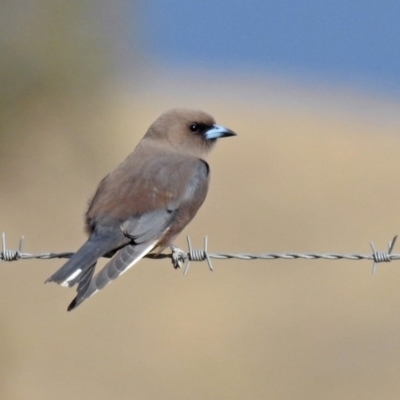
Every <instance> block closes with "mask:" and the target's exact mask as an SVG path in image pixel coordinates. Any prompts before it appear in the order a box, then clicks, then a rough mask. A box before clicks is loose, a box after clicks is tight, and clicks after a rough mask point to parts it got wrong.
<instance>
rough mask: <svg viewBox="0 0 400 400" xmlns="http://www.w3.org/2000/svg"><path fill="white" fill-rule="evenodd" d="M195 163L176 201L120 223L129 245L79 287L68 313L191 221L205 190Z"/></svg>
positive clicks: (201, 167) (203, 168)
mask: <svg viewBox="0 0 400 400" xmlns="http://www.w3.org/2000/svg"><path fill="white" fill-rule="evenodd" d="M197 161H198V162H196V164H194V165H193V166H192V165H188V166H187V168H188V167H189V168H192V173H191V176H190V179H188V180H187V181H186V182H184V183H185V184H184V186H183V187H182V188H181V189H180V190H179V191H178V192H179V197H176V198H174V199H172V200H171V201H170V202H169V203H168V204H166V205H165V206H164V207H163V208H159V209H156V210H154V211H150V212H146V213H144V214H140V215H133V216H132V217H131V218H129V219H128V220H126V221H124V222H123V223H122V225H121V229H122V231H123V232H124V234H125V235H126V236H127V237H129V238H131V240H132V242H131V244H128V245H127V246H125V247H123V248H121V249H120V250H118V252H117V253H116V254H115V256H114V257H113V258H112V259H111V260H110V261H109V262H108V263H107V264H106V265H105V266H104V268H103V269H102V270H101V271H100V272H99V273H98V274H97V275H95V276H94V277H93V278H92V279H91V280H90V283H87V282H84V284H82V285H81V283H79V285H78V293H77V296H76V298H75V299H74V300H73V302H72V303H71V304H70V306H69V308H68V310H69V311H70V310H72V309H74V308H75V307H77V306H78V305H79V304H80V303H82V302H83V301H84V300H86V299H87V298H89V297H91V296H92V295H93V294H95V293H96V292H98V291H99V290H101V289H103V288H104V287H105V286H106V285H107V284H109V283H110V282H112V281H113V280H115V279H116V278H118V276H120V275H122V274H123V273H124V272H126V271H127V270H128V269H129V268H131V267H132V266H133V265H135V264H136V263H137V262H138V261H139V260H140V259H142V258H143V257H144V256H145V255H146V254H148V253H149V252H150V251H152V250H153V249H154V248H155V247H157V246H158V245H159V244H160V242H162V244H163V246H164V247H165V245H168V244H169V243H168V239H166V237H168V236H169V235H170V236H171V237H172V238H173V237H175V236H176V235H177V234H178V233H179V232H180V231H181V230H182V229H183V228H184V227H185V226H186V224H187V223H188V222H189V221H190V220H191V219H192V218H193V216H194V215H195V213H196V212H197V210H198V208H199V207H200V205H201V204H202V202H203V201H204V198H205V195H206V193H207V188H208V165H207V164H206V163H205V162H204V161H201V160H197Z"/></svg>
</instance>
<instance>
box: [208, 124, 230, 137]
mask: <svg viewBox="0 0 400 400" xmlns="http://www.w3.org/2000/svg"><path fill="white" fill-rule="evenodd" d="M228 136H236V133H235V132H233V131H231V130H230V129H228V128H225V127H224V126H221V125H213V126H212V127H211V128H210V129H209V130H208V131H206V132H205V133H204V137H205V139H206V140H213V139H219V138H222V137H228Z"/></svg>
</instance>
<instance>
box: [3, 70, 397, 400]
mask: <svg viewBox="0 0 400 400" xmlns="http://www.w3.org/2000/svg"><path fill="white" fill-rule="evenodd" d="M149 82H153V83H149ZM163 82H164V83H163ZM106 98H107V100H104V101H102V102H100V101H96V100H95V99H93V101H92V102H91V103H89V102H87V101H82V104H79V103H75V104H73V105H71V104H68V105H65V106H64V105H63V104H60V102H59V103H55V104H52V105H51V106H49V104H47V103H46V102H45V101H44V102H43V103H40V102H36V103H35V104H30V105H29V107H27V109H26V112H25V114H24V118H23V120H16V121H15V122H14V125H12V126H11V128H10V130H9V132H8V136H7V137H6V139H5V140H4V142H3V145H2V149H1V150H2V159H1V160H0V166H1V170H0V182H1V197H0V230H4V231H6V233H7V241H8V245H9V246H10V247H15V246H16V244H17V241H18V238H19V236H20V235H21V234H24V235H25V236H26V241H25V250H26V251H30V252H39V251H54V252H58V251H73V250H75V249H76V248H77V247H78V246H79V245H80V244H81V243H82V241H83V240H84V237H85V236H84V233H83V229H82V215H83V212H84V209H85V204H86V201H87V199H88V198H89V197H90V195H91V194H92V192H93V190H94V189H95V187H96V185H97V183H98V181H99V180H100V179H101V178H102V177H103V176H104V175H105V174H106V173H107V172H108V171H110V170H111V169H112V168H113V167H114V166H115V165H116V164H117V163H118V162H120V161H122V159H123V158H124V157H125V156H126V155H127V154H128V153H129V152H130V151H131V149H133V147H134V146H135V144H136V143H137V142H138V140H139V139H140V137H141V136H142V134H143V133H144V132H145V130H146V129H147V127H148V125H149V124H150V123H151V122H152V121H153V120H154V119H155V118H156V117H157V116H158V115H159V114H160V113H161V112H163V111H165V110H166V109H169V108H171V107H174V106H189V107H198V108H202V109H204V110H206V111H209V112H211V113H212V114H214V116H215V117H216V118H217V121H218V122H219V123H221V124H225V125H227V126H229V127H230V128H232V129H234V130H235V131H237V132H238V134H239V135H238V137H236V138H232V139H226V140H223V141H221V142H220V143H219V145H218V146H217V148H216V149H215V151H214V152H213V154H212V155H211V157H210V159H209V161H210V164H211V168H212V185H211V190H210V193H209V196H208V198H207V201H206V203H205V205H204V206H203V208H202V209H201V211H200V212H199V214H198V216H197V218H196V219H195V221H193V223H192V224H191V225H190V226H189V227H188V228H187V229H186V230H185V232H184V233H183V234H182V235H181V236H180V238H179V240H178V242H177V243H176V244H177V245H179V246H181V247H183V248H185V235H186V234H190V235H191V238H192V241H193V242H194V244H195V245H196V246H198V247H199V246H201V244H202V240H203V237H204V235H206V234H207V235H208V236H209V240H210V244H209V247H210V250H211V251H213V252H220V251H221V252H222V251H230V252H256V253H259V252H286V251H291V252H312V251H314V252H341V253H347V252H358V253H368V252H369V251H370V249H369V241H371V240H372V241H375V244H376V246H377V247H378V248H379V249H381V250H383V249H385V248H386V245H387V242H388V241H389V240H390V239H391V238H392V236H393V235H394V234H396V233H400V217H399V215H400V207H399V203H400V186H399V185H398V182H399V177H400V157H399V154H400V136H399V133H400V130H399V128H400V113H399V111H398V110H399V107H398V106H399V104H396V103H395V102H393V101H390V100H385V99H383V98H381V99H379V98H378V99H372V98H368V97H366V96H362V95H357V94H355V93H350V92H348V91H346V90H344V89H343V90H340V89H337V90H335V92H333V91H329V89H326V90H324V91H322V90H318V86H317V85H316V86H314V87H311V88H307V86H295V85H292V84H283V83H282V82H273V81H271V82H269V83H268V82H264V81H261V80H260V81H257V80H255V81H254V82H253V83H251V84H250V83H244V82H239V80H235V79H234V77H227V78H226V79H224V80H222V81H220V80H218V79H215V80H214V81H212V80H211V81H210V80H207V79H206V78H204V82H203V81H202V80H201V78H198V79H197V81H196V82H191V83H190V84H189V83H188V79H187V77H182V78H178V77H174V76H172V77H169V78H168V79H166V75H160V76H154V79H150V78H149V79H148V83H147V86H146V85H144V86H143V87H141V88H140V90H139V91H138V92H136V93H135V95H130V96H129V95H127V94H126V93H123V92H121V93H111V91H110V92H109V93H107V96H106ZM395 250H396V248H395ZM397 250H398V252H399V253H400V244H399V246H398V247H397ZM61 264H62V261H61V260H54V261H39V260H34V261H20V262H18V263H13V264H11V263H9V264H1V268H0V274H1V280H0V298H1V306H0V334H1V336H0V337H1V341H0V355H1V357H0V360H1V362H0V379H1V380H0V398H1V399H13V400H14V399H15V400H26V399H29V400H36V399H38V400H46V399H57V400H64V399H65V400H67V399H68V400H69V399H85V400H89V399H96V400H106V399H107V400H108V399H145V400H153V399H154V400H156V399H157V400H158V399H165V400H167V399H171V400H172V399H173V400H176V399H193V400H197V399H202V400H203V399H232V400H236V399H304V400H306V399H327V400H330V399H332V400H336V399H363V400H369V399H378V398H379V399H385V400H388V399H398V398H399V396H400V379H399V370H400V282H399V280H400V279H399V278H400V270H399V267H400V264H398V263H395V262H393V263H392V264H390V265H387V264H385V265H383V264H381V265H380V266H379V267H378V272H377V274H376V275H374V276H373V275H371V267H372V265H371V263H370V262H354V261H353V262H351V261H251V262H250V261H214V267H215V272H214V273H210V272H208V270H207V267H206V264H205V263H202V264H192V268H191V271H190V272H189V275H188V276H187V277H183V276H182V273H181V272H179V271H175V270H173V269H172V267H171V266H170V264H169V262H168V261H150V260H144V261H143V262H141V263H140V264H139V265H138V266H137V267H135V268H134V269H133V270H131V271H129V273H127V274H126V275H124V276H123V277H122V278H120V279H119V280H118V281H117V282H115V283H113V284H112V285H110V286H109V287H107V288H106V289H105V290H104V291H103V292H101V293H99V294H97V295H96V296H95V297H93V298H92V299H90V300H89V301H88V302H86V303H84V304H83V305H82V306H81V307H79V308H78V309H77V310H76V311H75V312H73V313H67V312H66V307H67V305H68V303H69V301H70V300H71V299H72V298H73V296H74V292H73V290H67V289H63V288H61V287H58V286H56V285H46V286H45V285H43V282H44V280H45V279H46V278H47V277H48V276H49V275H50V274H51V273H52V272H53V271H55V270H56V269H57V268H59V267H60V266H61ZM396 267H397V268H396Z"/></svg>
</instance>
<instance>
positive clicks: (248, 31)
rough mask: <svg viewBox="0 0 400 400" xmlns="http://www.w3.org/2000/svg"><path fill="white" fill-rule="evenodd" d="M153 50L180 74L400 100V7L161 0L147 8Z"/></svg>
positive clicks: (285, 0) (146, 38) (383, 1)
mask: <svg viewBox="0 0 400 400" xmlns="http://www.w3.org/2000/svg"><path fill="white" fill-rule="evenodd" d="M141 11H142V15H141V19H140V30H141V31H142V43H143V45H144V46H145V47H146V51H147V52H148V53H149V54H150V56H151V57H153V58H154V59H155V60H157V62H158V63H160V64H165V65H168V66H171V67H173V68H182V69H184V68H190V67H193V68H206V69H215V70H222V71H226V70H229V71H233V72H235V71H243V70H247V71H252V70H254V71H258V72H261V73H265V74H266V75H268V74H270V75H277V74H278V75H279V74H280V75H282V76H285V75H287V76H295V77H299V78H300V79H301V78H304V79H313V78H315V79H319V80H321V79H322V80H327V81H330V82H332V83H333V84H336V83H339V84H340V83H344V84H354V85H356V86H360V87H362V88H365V89H373V90H374V89H378V90H380V91H387V92H388V93H390V94H391V95H396V96H399V97H400V2H399V1H391V0H389V1H387V0H380V1H379V0H364V1H359V0H351V1H349V0H335V1H332V0H324V1H321V0H308V1H301V0H297V1H296V0H280V1H277V0H264V1H263V0H252V1H247V2H246V1H240V0H230V1H226V0H225V1H219V0H215V1H207V0H203V1H199V0H172V1H171V0H155V1H152V2H143V3H142V4H141Z"/></svg>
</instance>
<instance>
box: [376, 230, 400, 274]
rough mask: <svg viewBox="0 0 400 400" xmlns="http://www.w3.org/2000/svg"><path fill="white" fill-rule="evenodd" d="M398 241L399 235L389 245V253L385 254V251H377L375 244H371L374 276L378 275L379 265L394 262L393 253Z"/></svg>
mask: <svg viewBox="0 0 400 400" xmlns="http://www.w3.org/2000/svg"><path fill="white" fill-rule="evenodd" d="M396 240H397V235H396V236H395V237H394V238H393V239H392V240H391V241H390V242H389V244H388V251H387V252H384V251H377V250H376V249H375V246H374V244H373V243H372V242H371V243H370V245H371V249H372V257H373V258H372V259H373V264H372V274H375V273H376V270H377V265H376V264H378V263H380V262H390V261H392V257H391V256H392V251H393V247H394V245H395V243H396Z"/></svg>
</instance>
